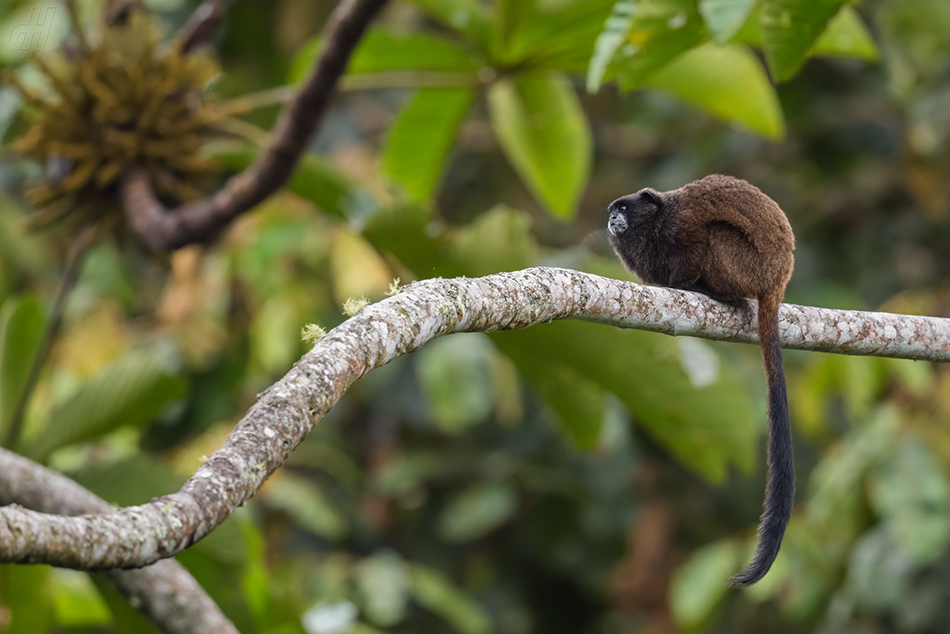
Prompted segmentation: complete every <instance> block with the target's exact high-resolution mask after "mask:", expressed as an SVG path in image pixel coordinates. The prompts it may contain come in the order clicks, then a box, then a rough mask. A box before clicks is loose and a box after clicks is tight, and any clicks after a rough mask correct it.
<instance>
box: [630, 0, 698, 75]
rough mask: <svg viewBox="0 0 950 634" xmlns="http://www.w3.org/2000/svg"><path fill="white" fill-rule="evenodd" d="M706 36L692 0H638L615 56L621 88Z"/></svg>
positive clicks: (652, 70) (653, 70)
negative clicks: (629, 26)
mask: <svg viewBox="0 0 950 634" xmlns="http://www.w3.org/2000/svg"><path fill="white" fill-rule="evenodd" d="M707 37H708V34H707V32H706V27H705V25H704V24H703V19H702V17H701V16H700V15H699V11H698V10H697V9H696V3H695V1H694V0H640V2H639V3H638V4H637V12H636V15H635V16H634V20H633V26H632V27H631V29H630V32H629V33H628V34H627V41H626V43H625V44H624V45H623V46H622V47H621V48H620V52H619V54H618V55H617V56H616V66H617V80H618V82H619V83H620V87H621V89H623V90H632V89H633V88H638V87H640V86H641V85H643V82H644V81H646V79H647V78H648V77H649V76H650V75H651V74H653V73H654V72H655V71H656V70H657V69H659V68H661V67H662V66H663V65H665V64H667V63H668V62H670V61H671V60H672V59H673V58H675V57H676V56H677V55H679V54H680V53H682V52H683V51H685V50H687V49H690V48H692V47H694V46H696V45H697V44H700V43H701V42H703V41H704V40H705V39H706V38H707Z"/></svg>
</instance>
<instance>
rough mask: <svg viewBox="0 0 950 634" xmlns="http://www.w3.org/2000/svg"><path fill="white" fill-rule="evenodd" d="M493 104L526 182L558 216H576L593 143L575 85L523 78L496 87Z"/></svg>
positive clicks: (542, 75)
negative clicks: (573, 86) (575, 91)
mask: <svg viewBox="0 0 950 634" xmlns="http://www.w3.org/2000/svg"><path fill="white" fill-rule="evenodd" d="M488 103H489V107H490V111H491V121H492V127H493V128H494V130H495V134H496V136H497V137H498V141H499V142H500V143H501V146H502V149H503V150H504V151H505V154H506V156H507V157H508V160H509V161H511V163H512V165H513V166H514V168H515V170H516V171H517V172H518V174H519V175H520V176H521V178H522V180H524V182H525V183H526V184H527V185H528V188H529V189H530V190H531V191H532V192H533V193H534V195H535V197H537V199H538V200H539V201H540V202H542V203H543V204H544V205H545V206H547V207H548V208H549V209H550V210H551V211H552V212H553V213H554V215H555V216H556V217H558V218H560V219H562V220H566V219H569V218H571V217H573V215H574V213H575V211H576V208H577V202H578V200H579V198H580V195H581V193H582V191H583V189H584V187H585V186H586V185H587V177H588V173H589V171H590V161H591V145H592V144H591V136H590V130H589V128H588V126H587V119H586V118H585V116H584V113H583V111H582V110H581V106H580V103H579V102H578V100H577V95H575V94H574V89H573V88H572V87H571V83H570V81H569V80H568V79H567V77H566V76H564V75H563V74H561V73H556V72H533V73H520V74H518V75H515V76H513V77H506V78H504V79H501V80H499V81H498V82H496V83H495V84H493V85H492V87H491V89H490V90H489V92H488Z"/></svg>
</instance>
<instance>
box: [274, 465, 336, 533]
mask: <svg viewBox="0 0 950 634" xmlns="http://www.w3.org/2000/svg"><path fill="white" fill-rule="evenodd" d="M261 493H262V496H263V499H264V500H265V501H266V503H267V505H268V506H270V507H272V508H276V509H279V510H281V511H283V512H284V513H286V514H287V515H288V516H290V517H291V518H292V519H293V520H294V521H295V522H296V523H297V524H298V525H300V526H301V527H302V528H305V529H307V530H308V531H310V532H311V533H313V534H314V535H317V536H319V537H323V538H325V539H330V540H338V539H340V538H342V537H344V536H346V534H347V533H348V532H349V525H348V522H347V521H346V518H345V517H344V516H343V514H342V513H341V512H340V511H339V510H337V508H336V507H335V506H334V505H333V504H331V503H330V501H329V500H327V498H326V496H325V495H324V494H323V491H321V490H320V487H318V486H317V485H316V484H314V483H313V482H312V481H311V480H307V479H305V478H301V477H298V476H295V475H291V474H286V473H285V474H283V475H282V476H281V477H279V478H276V479H274V480H272V481H271V482H269V483H268V484H267V486H266V487H265V488H264V489H263V490H262V491H261Z"/></svg>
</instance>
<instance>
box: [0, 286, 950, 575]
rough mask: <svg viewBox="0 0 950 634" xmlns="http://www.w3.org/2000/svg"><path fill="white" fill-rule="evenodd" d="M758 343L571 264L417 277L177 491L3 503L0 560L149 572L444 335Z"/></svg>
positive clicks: (287, 382) (936, 338)
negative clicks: (78, 509) (63, 505)
mask: <svg viewBox="0 0 950 634" xmlns="http://www.w3.org/2000/svg"><path fill="white" fill-rule="evenodd" d="M570 318H574V319H584V320H589V321H596V322H599V323H603V324H612V325H615V326H620V327H625V328H639V329H643V330H652V331H656V332H664V333H668V334H673V335H693V336H697V337H704V338H707V339H720V340H729V341H745V342H751V341H755V311H752V310H743V309H742V308H736V307H730V306H725V305H723V304H719V303H717V302H715V301H713V300H711V299H709V298H707V297H704V296H702V295H697V294H694V293H688V292H684V291H676V290H672V289H667V288H658V287H650V286H641V285H639V284H633V283H630V282H622V281H619V280H612V279H608V278H604V277H599V276H597V275H590V274H586V273H580V272H578V271H571V270H567V269H557V268H532V269H525V270H523V271H515V272H512V273H498V274H496V275H489V276H487V277H481V278H456V279H432V280H426V281H423V282H417V283H415V284H412V285H410V286H407V287H405V288H404V289H402V291H401V292H400V293H398V294H397V295H395V296H393V297H391V298H389V299H387V300H384V301H382V302H379V303H377V304H373V305H371V306H368V307H366V308H365V309H363V311H362V312H360V313H359V314H358V315H356V316H355V317H352V318H351V319H348V320H347V321H346V322H344V323H343V324H341V325H340V326H338V327H337V328H334V329H333V330H332V331H331V332H330V333H329V334H328V335H327V336H326V337H325V338H323V339H321V340H320V341H319V342H318V343H317V344H316V345H315V346H314V347H313V349H312V350H311V351H310V352H308V353H307V354H305V355H304V356H303V357H302V358H301V359H300V360H299V361H297V363H295V364H294V367H293V368H292V369H291V370H290V372H288V373H287V374H286V375H285V376H284V377H283V378H282V379H281V380H280V381H278V382H277V383H275V384H274V385H272V386H271V387H270V388H268V389H267V391H265V392H264V393H263V394H261V395H260V398H259V399H258V401H257V403H256V404H255V405H254V406H253V407H252V408H251V409H250V410H249V411H248V412H247V414H246V415H245V416H244V418H243V419H242V420H241V422H240V423H238V425H237V427H236V428H235V429H234V431H233V432H232V433H231V435H230V436H229V437H228V440H227V442H226V443H225V444H224V446H223V447H222V448H221V449H219V450H218V451H216V452H215V453H214V454H212V456H211V457H210V458H209V459H208V460H207V462H205V463H204V464H203V465H202V466H201V467H200V468H199V469H198V471H197V473H195V475H194V476H192V478H191V479H190V480H188V482H186V483H185V485H184V486H183V487H182V488H181V490H180V491H178V492H177V493H173V494H171V495H166V496H164V497H161V498H157V499H155V500H154V501H152V502H151V503H149V504H145V505H143V506H136V507H129V508H125V509H122V510H120V511H118V512H116V513H112V514H109V515H93V516H82V517H61V516H51V515H44V514H42V513H37V512H35V511H28V510H26V509H21V508H13V507H6V508H0V561H3V562H42V563H50V564H54V565H57V566H65V567H69V568H81V569H90V568H91V569H101V568H123V567H136V566H145V565H148V564H151V563H153V562H155V561H158V560H159V559H163V558H166V557H171V556H173V555H175V554H176V553H179V552H181V551H182V550H184V549H185V548H187V547H188V546H190V545H191V544H193V543H195V542H196V541H197V540H199V539H201V538H202V537H204V536H205V535H207V534H208V533H210V532H211V531H212V530H214V528H215V527H216V526H218V525H219V524H220V523H221V522H223V521H224V520H225V519H226V518H227V517H228V515H230V514H231V512H232V511H233V510H234V509H235V508H237V507H238V506H239V505H241V504H243V503H244V502H245V501H246V500H247V499H248V498H250V497H251V496H252V495H253V494H254V492H255V491H256V490H257V489H258V487H260V486H261V484H262V483H263V482H264V480H265V479H266V478H267V477H268V476H269V475H270V474H271V473H273V472H274V470H275V469H277V468H278V467H279V466H280V465H281V464H283V462H284V460H286V458H287V455H288V454H289V453H290V452H291V451H292V450H293V448H294V447H296V446H297V444H298V443H300V441H301V440H303V438H304V436H306V434H307V432H308V431H310V429H311V428H312V427H313V425H314V424H315V423H316V422H317V421H319V420H320V418H321V417H322V416H323V415H324V414H326V413H327V411H328V410H329V409H330V408H331V407H333V405H334V404H335V403H336V402H337V401H338V400H339V399H340V397H341V396H342V395H343V393H344V392H346V390H347V389H349V387H350V385H352V384H353V382H354V381H356V380H357V379H358V378H360V377H361V376H363V375H364V374H366V373H367V372H369V371H370V370H372V369H373V368H377V367H379V366H381V365H383V364H384V363H387V362H389V361H391V360H393V359H395V358H396V357H398V356H400V355H403V354H407V353H409V352H413V351H415V350H417V349H419V348H420V347H421V346H422V345H423V344H425V343H426V342H428V341H431V340H432V339H434V338H436V337H439V336H441V335H446V334H450V333H455V332H491V331H497V330H514V329H518V328H527V327H528V326H533V325H536V324H542V323H545V322H550V321H555V320H559V319H570ZM780 320H781V332H782V338H783V342H784V343H785V344H786V345H787V346H788V347H791V348H798V349H802V350H821V351H826V352H841V353H845V354H866V355H877V356H888V357H898V358H905V359H929V360H933V361H948V360H950V320H948V319H939V318H933V317H915V316H902V315H889V314H885V313H869V312H857V311H841V310H831V309H823V308H809V307H803V306H789V305H784V306H783V307H782V309H781V311H780Z"/></svg>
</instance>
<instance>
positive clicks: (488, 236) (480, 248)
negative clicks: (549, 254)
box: [452, 205, 538, 277]
mask: <svg viewBox="0 0 950 634" xmlns="http://www.w3.org/2000/svg"><path fill="white" fill-rule="evenodd" d="M452 242H453V244H454V248H453V255H454V257H455V258H457V259H458V261H459V263H460V265H461V266H462V267H463V268H464V273H465V275H469V276H471V277H479V276H482V275H490V274H492V273H498V272H500V271H517V270H518V269H523V268H525V267H528V266H531V265H532V264H533V263H534V262H535V260H536V258H537V257H538V243H537V241H536V240H535V238H534V236H533V235H532V233H531V218H530V217H529V216H528V214H526V213H524V212H523V211H517V210H515V209H510V208H508V207H505V206H503V205H499V206H498V207H494V208H492V209H490V210H488V211H486V212H485V213H483V214H482V215H480V216H479V217H478V218H476V219H475V221H474V222H472V223H470V224H468V225H467V226H465V227H463V228H461V229H459V230H458V231H457V232H455V234H454V235H453V236H452Z"/></svg>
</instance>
